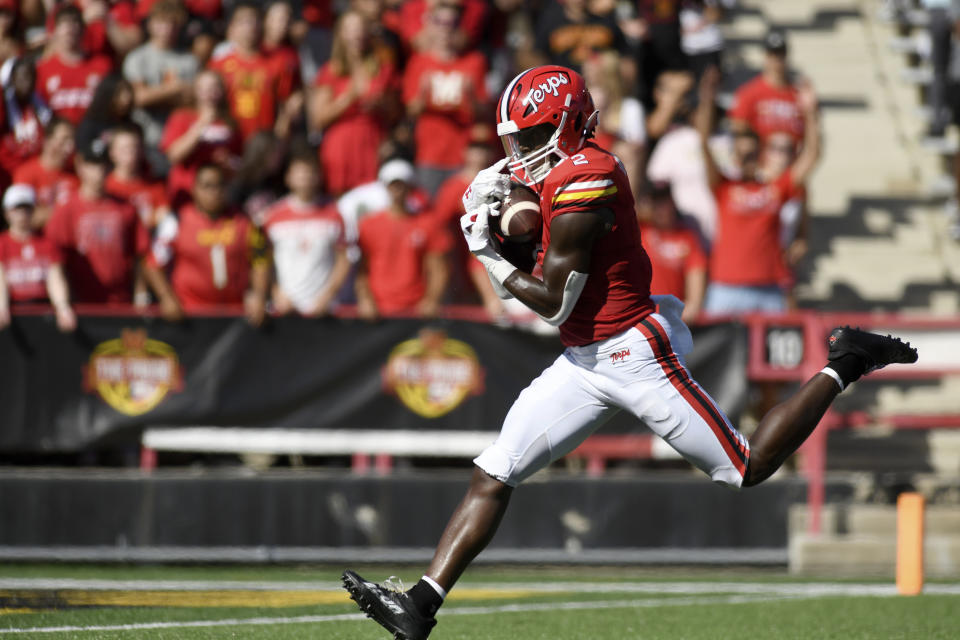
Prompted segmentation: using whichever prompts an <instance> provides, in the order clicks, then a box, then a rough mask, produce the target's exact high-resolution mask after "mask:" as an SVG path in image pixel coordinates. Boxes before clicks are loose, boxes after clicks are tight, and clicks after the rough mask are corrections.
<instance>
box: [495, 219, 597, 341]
mask: <svg viewBox="0 0 960 640" xmlns="http://www.w3.org/2000/svg"><path fill="white" fill-rule="evenodd" d="M613 219H614V216H613V212H612V211H610V210H609V209H606V208H601V209H594V210H590V211H574V212H570V213H566V214H563V215H560V216H557V217H556V218H554V220H553V222H552V223H551V225H550V246H549V248H548V249H547V252H546V253H545V254H544V256H543V280H540V279H538V278H535V277H533V276H531V275H529V274H527V273H524V272H523V271H520V270H519V269H515V270H514V271H513V273H511V274H510V275H509V276H508V277H507V278H505V279H504V281H503V286H504V288H505V289H506V290H507V291H509V292H510V293H511V294H512V295H513V297H515V298H516V299H517V300H519V301H520V302H522V303H523V304H525V305H526V306H527V307H529V308H530V309H532V310H533V311H534V312H536V313H537V315H539V316H541V317H542V318H543V319H544V320H546V321H547V322H548V323H550V324H552V325H554V326H559V325H561V324H563V322H564V321H566V319H567V318H568V317H569V316H570V312H571V311H573V307H574V306H575V305H576V303H577V299H578V298H579V297H580V293H581V292H582V291H583V287H584V285H585V284H586V281H587V274H588V273H589V272H590V258H591V255H592V252H593V243H594V241H595V240H596V239H597V238H599V237H601V236H603V235H604V234H605V233H607V232H608V231H609V230H610V229H611V228H613Z"/></svg>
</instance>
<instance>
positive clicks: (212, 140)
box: [160, 71, 243, 209]
mask: <svg viewBox="0 0 960 640" xmlns="http://www.w3.org/2000/svg"><path fill="white" fill-rule="evenodd" d="M194 97H195V103H196V104H195V106H193V107H187V108H183V109H177V110H176V111H174V112H173V115H171V116H170V119H169V120H167V124H166V127H164V130H163V137H162V138H161V140H160V149H161V150H163V152H164V153H166V154H167V159H168V160H169V161H170V173H169V175H168V176H167V194H168V196H169V198H170V202H171V204H172V205H173V207H174V209H177V208H179V207H180V205H182V204H183V203H184V202H187V201H188V200H189V199H190V192H191V190H192V189H193V182H194V176H195V174H196V172H197V167H199V166H200V165H202V164H207V163H210V162H213V163H216V164H218V165H220V166H221V167H223V168H224V169H232V168H233V166H234V165H235V164H236V163H237V161H238V159H239V157H240V155H241V153H242V152H243V139H242V138H241V137H240V132H239V131H238V130H237V128H236V125H235V124H234V121H233V118H232V117H231V116H230V110H229V108H228V107H227V103H226V92H225V90H224V86H223V81H222V80H221V78H220V76H219V75H218V74H217V73H216V72H215V71H204V72H202V73H200V74H199V75H198V76H197V78H196V80H195V81H194Z"/></svg>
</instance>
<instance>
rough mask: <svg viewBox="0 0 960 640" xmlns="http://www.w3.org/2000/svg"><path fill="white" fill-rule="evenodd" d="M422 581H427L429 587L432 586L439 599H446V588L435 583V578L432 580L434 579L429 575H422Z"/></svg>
mask: <svg viewBox="0 0 960 640" xmlns="http://www.w3.org/2000/svg"><path fill="white" fill-rule="evenodd" d="M423 581H424V582H426V583H427V584H428V585H430V586H431V587H433V590H434V591H436V592H437V595H438V596H440V599H441V600H446V599H447V591H446V589H444V588H443V587H441V586H440V585H439V584H437V581H436V580H434V579H433V578H431V577H430V576H423Z"/></svg>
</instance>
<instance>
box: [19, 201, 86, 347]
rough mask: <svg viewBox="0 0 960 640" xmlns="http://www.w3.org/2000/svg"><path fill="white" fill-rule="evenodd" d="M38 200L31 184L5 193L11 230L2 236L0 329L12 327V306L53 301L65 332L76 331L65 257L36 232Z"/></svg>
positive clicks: (60, 326)
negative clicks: (32, 222)
mask: <svg viewBox="0 0 960 640" xmlns="http://www.w3.org/2000/svg"><path fill="white" fill-rule="evenodd" d="M35 204H36V197H35V194H34V192H33V189H32V188H31V187H29V186H27V185H23V184H15V185H13V186H11V187H10V188H9V189H7V191H6V193H4V194H3V211H4V215H5V216H6V220H7V225H8V226H9V229H8V230H7V231H5V232H3V233H0V329H3V328H5V327H6V326H7V325H9V324H10V307H11V303H12V304H13V305H14V308H15V307H16V305H17V304H18V303H24V302H44V301H46V300H49V301H50V302H51V304H52V305H53V310H54V312H55V314H56V317H57V326H58V327H59V328H60V330H61V331H73V330H74V329H75V328H76V326H77V318H76V316H75V315H74V313H73V309H72V308H71V307H70V291H69V288H68V287H67V279H66V276H64V274H63V258H62V257H61V255H60V252H59V251H58V250H57V248H56V247H55V246H54V245H53V243H52V242H50V240H48V239H47V238H45V237H43V236H40V235H38V234H36V233H34V232H33V230H32V229H31V228H30V218H31V216H32V215H33V207H34V205H35Z"/></svg>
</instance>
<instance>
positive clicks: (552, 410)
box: [344, 356, 617, 639]
mask: <svg viewBox="0 0 960 640" xmlns="http://www.w3.org/2000/svg"><path fill="white" fill-rule="evenodd" d="M616 412H617V409H615V408H613V407H611V406H609V405H608V404H606V402H605V401H604V399H603V398H601V397H600V396H599V394H598V393H597V391H596V389H594V388H593V387H592V386H590V385H589V384H588V383H586V382H585V381H584V380H583V374H582V371H581V370H580V368H579V367H578V366H577V365H575V364H574V363H573V362H572V361H571V360H569V359H568V358H567V357H566V356H560V357H559V358H558V359H557V361H556V362H554V363H553V365H551V366H550V367H548V368H547V369H546V370H545V371H544V372H543V373H542V374H541V375H540V377H538V378H537V379H536V380H534V381H533V382H532V383H531V384H530V386H529V387H527V388H526V389H524V390H523V392H521V394H520V396H519V397H518V398H517V400H516V402H514V404H513V406H512V407H511V409H510V411H509V412H508V414H507V417H506V419H505V420H504V424H503V428H502V430H501V432H500V435H499V436H498V437H497V440H496V441H495V442H494V443H493V444H492V445H491V446H490V447H488V448H487V449H485V450H484V451H483V453H481V454H480V455H479V456H478V457H477V458H476V460H474V463H475V464H476V467H477V468H476V469H474V472H473V476H472V478H471V482H470V486H469V488H468V489H467V493H466V495H465V496H464V498H463V500H462V501H461V503H460V505H459V506H458V507H457V509H456V510H455V511H454V514H453V516H452V517H451V518H450V521H449V522H448V524H447V527H446V529H445V530H444V532H443V535H442V536H441V538H440V542H439V544H438V546H437V549H436V552H435V554H434V557H433V560H432V561H431V563H430V567H429V568H428V570H427V573H426V574H425V575H424V577H423V578H422V579H421V580H420V581H419V582H418V583H417V584H416V585H414V587H413V588H411V589H410V590H409V591H407V592H405V593H395V592H391V591H390V590H388V589H387V588H384V587H382V586H380V585H377V584H376V583H372V582H367V581H365V580H363V578H361V577H360V576H358V575H357V574H355V573H353V572H351V571H347V572H345V573H344V586H345V587H346V588H347V590H348V591H349V592H350V594H351V597H353V598H354V599H355V600H356V601H357V603H358V604H359V605H360V606H361V608H363V610H364V611H366V612H367V614H368V615H370V616H371V617H372V618H373V619H374V620H376V621H377V622H378V623H380V624H381V625H382V626H384V627H385V628H387V629H388V630H390V631H391V632H393V633H395V634H399V635H398V637H400V638H409V639H415V638H426V637H427V635H429V633H430V629H431V628H432V627H433V625H434V624H435V623H436V621H435V619H434V617H433V616H434V614H435V613H436V611H437V609H438V608H439V607H440V605H441V604H442V602H443V598H444V597H445V596H446V592H447V591H449V590H450V589H451V588H452V587H453V585H454V584H455V583H456V581H457V579H459V577H460V575H461V574H462V573H463V571H464V570H465V569H466V568H467V566H468V565H469V564H470V562H471V561H472V560H473V559H474V558H475V557H476V556H477V554H479V553H480V552H481V551H482V550H483V549H484V547H486V545H487V544H488V543H489V541H490V540H491V539H492V538H493V535H494V533H496V530H497V527H498V526H499V524H500V520H501V519H502V517H503V514H504V512H505V511H506V508H507V504H508V503H509V500H510V496H511V493H512V491H513V488H514V487H516V486H517V485H518V484H519V483H520V482H522V481H523V480H525V479H526V478H528V477H529V476H530V475H532V474H533V473H535V472H536V471H538V470H539V469H542V468H543V467H544V466H546V465H547V464H549V463H550V462H551V461H553V460H556V459H558V458H560V457H562V456H564V455H566V454H567V453H569V452H570V451H572V450H573V449H574V448H576V447H577V445H579V444H580V443H581V442H582V441H583V440H584V439H585V438H586V437H587V436H588V435H589V434H590V433H591V432H592V431H593V430H594V429H596V428H597V427H598V426H600V425H601V424H603V423H604V422H605V421H606V420H608V419H609V418H610V416H612V415H613V414H614V413H616Z"/></svg>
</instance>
